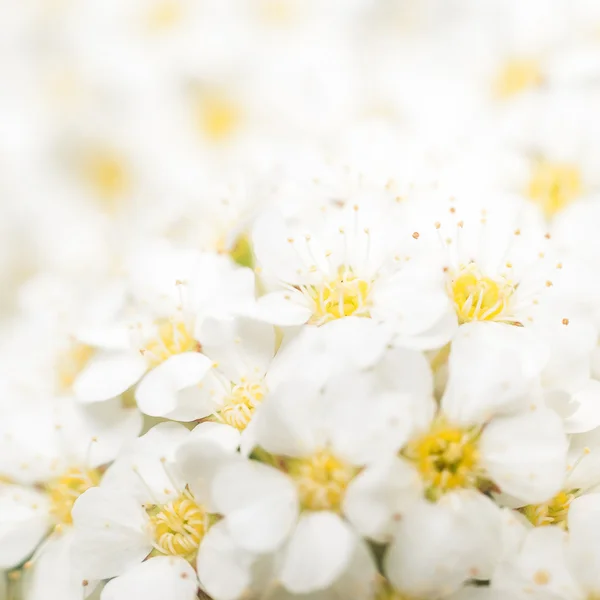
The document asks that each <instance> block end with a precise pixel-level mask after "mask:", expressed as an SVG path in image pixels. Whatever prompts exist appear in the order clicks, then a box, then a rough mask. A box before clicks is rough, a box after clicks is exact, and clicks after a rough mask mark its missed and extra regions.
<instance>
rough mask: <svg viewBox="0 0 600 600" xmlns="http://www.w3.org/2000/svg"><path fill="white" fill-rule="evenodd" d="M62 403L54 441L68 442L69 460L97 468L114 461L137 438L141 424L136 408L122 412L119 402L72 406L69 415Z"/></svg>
mask: <svg viewBox="0 0 600 600" xmlns="http://www.w3.org/2000/svg"><path fill="white" fill-rule="evenodd" d="M62 400H63V408H64V410H63V411H62V414H60V413H59V414H60V416H57V419H56V424H57V425H60V429H59V430H58V431H57V437H58V438H59V440H60V441H62V443H63V444H65V443H66V442H67V440H68V444H69V449H70V453H69V454H70V459H71V460H75V461H78V462H80V463H87V464H88V465H89V466H91V467H99V466H100V465H105V464H107V463H109V462H111V461H113V460H114V459H115V458H116V457H117V456H118V455H119V454H120V453H121V451H122V450H123V448H124V447H125V446H126V445H127V444H129V443H130V442H132V441H133V440H135V439H136V438H137V436H138V435H139V433H140V431H141V429H142V425H143V420H142V415H141V414H140V411H139V410H137V408H124V407H123V406H122V403H121V400H120V398H114V399H112V400H107V401H106V402H102V403H95V404H91V405H87V406H82V405H81V404H77V403H74V405H73V408H74V410H73V411H69V410H68V408H67V404H66V401H65V400H66V399H64V398H63V399H62Z"/></svg>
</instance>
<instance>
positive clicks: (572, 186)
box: [526, 160, 582, 239]
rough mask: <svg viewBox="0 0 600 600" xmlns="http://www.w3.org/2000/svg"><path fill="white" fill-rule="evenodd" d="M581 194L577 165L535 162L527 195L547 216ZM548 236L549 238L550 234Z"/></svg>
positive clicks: (556, 211)
mask: <svg viewBox="0 0 600 600" xmlns="http://www.w3.org/2000/svg"><path fill="white" fill-rule="evenodd" d="M581 194H582V185H581V173H580V171H579V168H578V167H577V166H576V165H572V164H569V163H558V162H550V161H544V160H542V161H539V162H537V163H535V164H534V166H533V169H532V173H531V179H530V180H529V186H528V188H527V190H526V195H527V196H528V197H529V198H530V199H531V200H533V201H534V202H536V203H537V204H538V205H539V206H540V208H541V209H542V211H543V212H544V214H545V215H546V216H547V217H552V216H554V215H555V214H556V213H558V212H560V211H561V210H562V209H563V208H565V207H566V206H567V205H569V204H570V203H571V202H573V201H574V200H576V199H577V198H578V197H579V196H581ZM546 237H547V238H548V239H549V238H550V235H549V234H546Z"/></svg>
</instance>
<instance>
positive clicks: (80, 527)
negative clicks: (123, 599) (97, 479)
mask: <svg viewBox="0 0 600 600" xmlns="http://www.w3.org/2000/svg"><path fill="white" fill-rule="evenodd" d="M71 514H72V517H73V525H74V527H75V539H74V542H73V557H72V558H73V563H74V564H75V565H76V567H77V568H79V569H81V572H82V574H83V576H84V577H85V578H86V579H107V578H109V577H115V576H117V575H121V574H122V573H125V572H126V571H127V569H129V568H131V567H133V566H135V565H136V564H137V563H139V562H141V561H142V560H144V558H145V557H146V556H147V555H148V554H149V553H150V551H151V550H152V539H151V537H150V535H149V533H148V531H147V522H148V517H147V515H146V513H145V511H144V510H143V508H142V507H141V506H140V504H139V503H138V502H136V500H135V499H134V498H133V497H131V496H127V495H125V494H123V493H121V492H118V491H112V490H107V489H104V488H102V487H95V488H90V489H89V490H87V492H84V493H83V494H82V495H81V496H80V497H79V498H78V499H77V501H76V502H75V505H74V506H73V510H72V513H71Z"/></svg>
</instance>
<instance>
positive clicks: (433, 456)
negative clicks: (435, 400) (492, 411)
mask: <svg viewBox="0 0 600 600" xmlns="http://www.w3.org/2000/svg"><path fill="white" fill-rule="evenodd" d="M478 438H479V429H478V428H467V429H463V428H460V427H453V426H452V425H449V424H447V423H446V422H445V421H444V420H438V421H436V422H435V423H434V424H433V425H432V427H431V429H430V430H429V432H427V433H426V434H425V435H423V436H421V437H419V438H416V439H415V440H412V441H410V442H409V443H408V444H407V445H406V446H405V448H404V449H403V451H402V454H403V455H404V457H405V458H407V459H408V460H410V461H412V462H413V463H414V464H415V466H416V467H417V469H418V470H419V471H420V473H421V476H422V478H423V482H424V484H425V495H426V496H427V498H429V499H430V500H437V499H438V498H440V497H441V496H442V495H443V494H445V493H446V492H449V491H451V490H455V489H458V488H471V487H475V486H476V485H477V483H478V478H479V469H478V466H479V451H478V448H477V441H478Z"/></svg>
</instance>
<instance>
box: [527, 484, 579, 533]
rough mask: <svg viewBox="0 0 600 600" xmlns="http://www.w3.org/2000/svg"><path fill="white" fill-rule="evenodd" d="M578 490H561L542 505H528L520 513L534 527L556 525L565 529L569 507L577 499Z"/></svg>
mask: <svg viewBox="0 0 600 600" xmlns="http://www.w3.org/2000/svg"><path fill="white" fill-rule="evenodd" d="M577 492H578V490H561V491H560V492H558V494H556V496H554V498H552V499H550V500H548V502H544V503H542V504H530V505H528V506H525V507H524V508H522V509H521V512H522V513H523V514H524V515H525V516H526V517H527V518H528V519H529V521H531V523H533V524H534V525H535V526H536V527H542V526H544V525H556V526H557V527H560V528H561V529H567V517H568V515H569V506H570V505H571V502H573V500H574V499H575V498H576V497H577Z"/></svg>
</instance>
